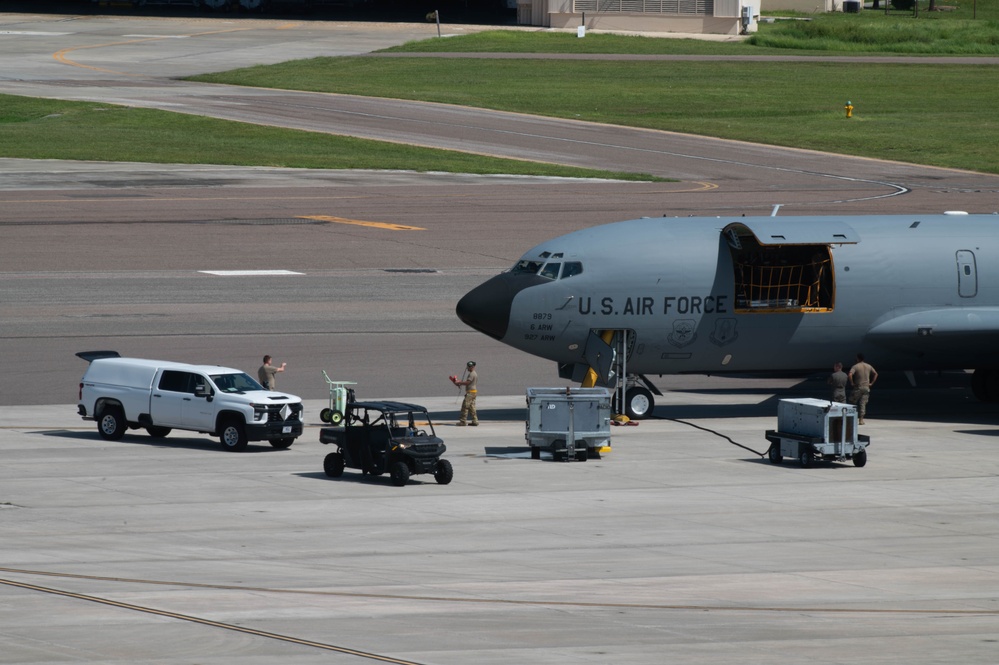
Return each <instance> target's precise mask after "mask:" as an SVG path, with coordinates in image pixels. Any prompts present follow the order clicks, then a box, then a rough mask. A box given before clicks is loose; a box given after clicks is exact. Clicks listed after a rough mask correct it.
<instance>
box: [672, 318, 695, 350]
mask: <svg viewBox="0 0 999 665" xmlns="http://www.w3.org/2000/svg"><path fill="white" fill-rule="evenodd" d="M695 328H696V323H695V322H694V320H693V319H677V320H676V321H674V322H673V332H671V333H670V334H669V336H668V337H667V338H666V340H667V341H668V342H669V343H670V344H672V345H673V346H675V347H676V348H678V349H682V348H683V347H685V346H687V345H688V344H690V343H691V342H693V341H694V340H695V339H697V333H695V332H694V330H695Z"/></svg>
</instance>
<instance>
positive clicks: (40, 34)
mask: <svg viewBox="0 0 999 665" xmlns="http://www.w3.org/2000/svg"><path fill="white" fill-rule="evenodd" d="M71 34H73V33H72V32H36V31H34V30H0V35H26V36H28V37H63V36H65V35H71Z"/></svg>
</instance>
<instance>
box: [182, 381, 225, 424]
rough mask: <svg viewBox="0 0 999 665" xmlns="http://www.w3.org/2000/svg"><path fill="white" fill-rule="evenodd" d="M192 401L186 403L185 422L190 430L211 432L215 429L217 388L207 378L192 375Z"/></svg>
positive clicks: (184, 409)
mask: <svg viewBox="0 0 999 665" xmlns="http://www.w3.org/2000/svg"><path fill="white" fill-rule="evenodd" d="M190 377H191V383H190V386H189V388H190V390H191V395H190V397H191V399H190V401H187V402H184V408H183V415H184V422H186V423H187V427H188V428H190V429H197V430H198V431H202V432H211V431H212V430H214V429H215V397H216V396H217V395H216V394H215V388H214V386H213V385H212V382H211V381H209V380H208V377H207V376H204V375H202V374H191V375H190Z"/></svg>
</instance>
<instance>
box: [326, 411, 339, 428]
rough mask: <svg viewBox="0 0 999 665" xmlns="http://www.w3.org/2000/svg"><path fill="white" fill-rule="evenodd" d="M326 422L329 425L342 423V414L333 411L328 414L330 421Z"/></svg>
mask: <svg viewBox="0 0 999 665" xmlns="http://www.w3.org/2000/svg"><path fill="white" fill-rule="evenodd" d="M326 422H328V423H329V424H331V425H339V424H340V423H342V422H343V414H342V413H340V412H339V411H337V410H336V409H334V410H333V411H331V412H330V419H329V420H327V421H326Z"/></svg>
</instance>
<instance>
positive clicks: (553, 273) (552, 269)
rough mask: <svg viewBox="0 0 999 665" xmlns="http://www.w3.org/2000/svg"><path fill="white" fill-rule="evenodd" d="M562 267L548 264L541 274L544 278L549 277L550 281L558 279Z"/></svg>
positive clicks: (557, 264)
mask: <svg viewBox="0 0 999 665" xmlns="http://www.w3.org/2000/svg"><path fill="white" fill-rule="evenodd" d="M561 267H562V264H561V263H546V264H545V267H544V268H542V269H541V272H540V273H539V274H540V275H541V276H542V277H547V278H548V279H558V271H559V268H561Z"/></svg>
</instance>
